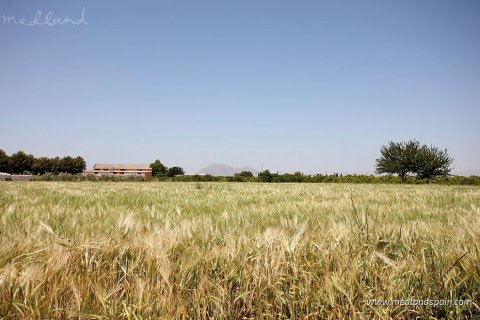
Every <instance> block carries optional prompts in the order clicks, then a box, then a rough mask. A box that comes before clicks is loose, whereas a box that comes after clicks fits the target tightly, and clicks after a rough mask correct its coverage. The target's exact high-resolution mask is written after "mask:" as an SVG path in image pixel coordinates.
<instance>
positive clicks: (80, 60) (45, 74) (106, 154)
mask: <svg viewBox="0 0 480 320" xmlns="http://www.w3.org/2000/svg"><path fill="white" fill-rule="evenodd" d="M83 9H84V10H85V15H84V17H85V21H86V22H87V23H88V24H87V25H78V26H74V25H56V26H51V27H49V26H45V25H43V26H40V25H35V26H24V25H20V24H14V23H12V22H8V21H7V20H5V17H15V18H16V19H17V21H18V20H19V19H21V18H26V21H30V20H32V19H33V17H34V16H35V14H36V12H37V11H38V10H42V16H43V17H44V16H45V15H46V14H47V13H48V12H49V11H52V13H53V16H55V17H62V18H64V17H65V16H69V17H71V18H72V19H78V18H80V16H81V14H82V10H83ZM0 70H1V76H0V148H1V149H4V150H5V151H6V152H7V153H9V154H10V153H13V152H15V151H17V150H19V149H22V150H24V151H26V152H29V153H32V154H34V155H36V156H56V155H59V156H63V155H73V156H76V155H81V156H83V157H84V158H85V159H86V160H87V162H88V165H89V166H91V165H93V164H94V163H105V162H107V163H117V162H120V163H124V162H133V163H149V162H151V161H153V160H154V159H156V158H159V159H160V160H161V161H162V162H164V163H165V164H166V165H168V166H173V165H179V166H182V167H184V168H185V169H186V171H187V172H196V171H197V170H199V169H200V168H202V167H205V166H207V165H209V164H210V163H213V162H219V163H225V164H230V165H234V166H245V165H250V166H253V167H255V168H257V169H260V166H261V164H262V163H263V166H264V168H269V169H270V170H273V171H277V170H278V171H281V172H285V171H297V170H300V171H304V172H307V173H314V172H318V173H323V172H325V171H328V172H334V171H336V172H344V173H346V172H350V173H354V172H358V173H367V172H373V171H374V163H375V159H376V158H377V157H378V155H379V148H380V146H381V145H383V144H385V143H387V142H388V141H389V140H395V141H402V140H408V139H417V140H419V141H420V142H422V143H426V144H434V145H437V146H439V147H441V148H448V150H449V153H450V154H451V155H452V156H453V157H454V158H455V162H454V165H453V166H454V167H455V171H456V172H461V171H464V170H470V169H480V165H479V163H480V161H479V158H480V142H479V137H480V129H479V128H480V126H479V123H480V1H475V0H473V1H438V0H432V1H421V0H415V1H388V0H387V1H386V0H378V1H338V0H331V1H320V0H312V1H301V0H300V1H293V0H290V1H285V0H275V1H270V0H262V1H253V0H241V1H240V0H233V1H225V0H221V1H220V0H219V1H206V0H195V1H193V0H192V1H181V0H168V1H165V0H160V1H138V0H135V1H107V0H104V1H93V0H92V1H83V0H76V1H73V0H57V1H48V0H45V1H38V0H22V1H19V0H10V1H6V0H0Z"/></svg>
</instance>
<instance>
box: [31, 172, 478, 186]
mask: <svg viewBox="0 0 480 320" xmlns="http://www.w3.org/2000/svg"><path fill="white" fill-rule="evenodd" d="M267 177H268V178H267V179H265V175H259V177H254V176H253V175H252V176H240V175H236V176H234V177H215V176H211V175H187V176H186V175H177V176H174V177H169V176H166V175H164V176H157V177H142V176H108V175H105V176H95V175H78V174H63V173H61V174H58V175H54V174H50V173H47V174H44V175H37V176H34V180H37V181H112V182H121V181H132V182H133V181H150V182H161V181H164V182H167V181H169V182H245V183H262V182H263V183H372V184H439V185H480V177H478V176H470V177H463V176H442V177H435V178H432V179H419V178H417V177H413V176H410V177H407V178H406V179H403V178H401V177H398V176H393V175H386V176H373V175H372V176H368V175H341V174H332V175H320V174H319V175H299V174H289V173H286V174H277V173H270V175H267Z"/></svg>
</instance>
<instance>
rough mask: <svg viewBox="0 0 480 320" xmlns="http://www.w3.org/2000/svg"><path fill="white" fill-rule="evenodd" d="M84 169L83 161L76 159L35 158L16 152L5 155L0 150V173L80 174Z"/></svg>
mask: <svg viewBox="0 0 480 320" xmlns="http://www.w3.org/2000/svg"><path fill="white" fill-rule="evenodd" d="M85 168H86V162H85V160H84V159H83V158H82V157H80V156H78V157H75V158H74V157H70V156H66V157H62V158H60V157H54V158H48V157H39V158H36V157H34V156H33V155H31V154H26V153H25V152H23V151H18V152H15V153H13V154H12V155H10V156H9V155H7V154H6V153H5V151H3V150H2V149H0V172H7V173H14V174H46V173H52V174H59V173H70V174H78V173H82V172H83V170H85Z"/></svg>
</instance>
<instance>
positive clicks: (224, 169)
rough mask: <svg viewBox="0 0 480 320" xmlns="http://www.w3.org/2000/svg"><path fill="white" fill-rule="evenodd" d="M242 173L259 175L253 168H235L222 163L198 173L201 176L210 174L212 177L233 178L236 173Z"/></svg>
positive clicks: (212, 165)
mask: <svg viewBox="0 0 480 320" xmlns="http://www.w3.org/2000/svg"><path fill="white" fill-rule="evenodd" d="M242 171H250V172H251V173H253V175H254V176H255V177H256V176H257V174H258V171H257V170H255V169H253V168H252V167H241V168H235V167H232V166H227V165H225V164H220V163H214V164H211V165H209V166H208V167H206V168H203V169H201V170H200V171H198V173H199V174H210V175H212V176H216V177H219V176H220V177H232V176H234V175H235V173H240V172H242Z"/></svg>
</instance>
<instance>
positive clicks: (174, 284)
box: [0, 182, 480, 319]
mask: <svg viewBox="0 0 480 320" xmlns="http://www.w3.org/2000/svg"><path fill="white" fill-rule="evenodd" d="M479 243H480V187H466V186H432V185H419V186H413V185H371V184H370V185H367V184H355V185H353V184H260V183H251V184H250V183H239V184H236V183H174V182H171V183H154V182H145V183H141V182H125V183H114V182H79V183H74V182H71V183H69V182H64V183H61V182H31V183H28V182H27V183H22V182H18V183H16V182H3V183H0V318H6V319H25V318H30V319H57V318H75V319H96V318H103V319H328V318H330V319H342V318H347V319H372V318H376V319H389V318H391V319H415V318H427V317H428V316H431V317H432V318H431V319H441V318H448V319H459V318H461V319H471V318H478V317H480V298H479V295H480V252H479ZM379 299H380V300H395V299H397V300H401V299H404V300H407V299H422V300H425V299H431V300H435V299H440V300H446V299H449V300H451V301H463V302H462V303H463V305H453V304H452V305H444V304H443V303H442V305H430V304H429V305H426V306H425V305H416V306H412V305H400V304H398V305H391V304H390V305H382V304H375V303H373V304H372V303H370V302H369V301H370V300H379Z"/></svg>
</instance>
